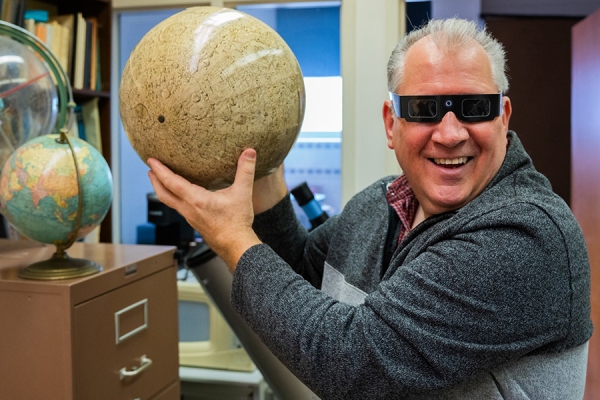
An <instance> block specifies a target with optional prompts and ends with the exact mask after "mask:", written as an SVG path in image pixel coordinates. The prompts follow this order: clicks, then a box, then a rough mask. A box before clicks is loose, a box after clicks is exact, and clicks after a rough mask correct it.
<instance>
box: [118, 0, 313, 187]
mask: <svg viewBox="0 0 600 400" xmlns="http://www.w3.org/2000/svg"><path fill="white" fill-rule="evenodd" d="M119 95H120V113H121V119H122V121H123V127H124V129H125V132H126V134H127V137H128V139H129V141H130V143H131V145H132V146H133V148H134V149H135V151H136V152H137V154H138V155H139V156H140V158H141V159H142V161H144V162H147V160H148V159H149V158H156V159H158V160H160V161H161V162H163V163H164V164H165V165H166V166H168V167H169V168H170V169H171V170H173V172H175V173H177V174H179V175H181V176H183V177H184V178H186V179H188V180H189V181H191V182H193V183H195V184H198V185H200V186H203V187H205V188H208V189H211V190H216V189H220V188H224V187H227V186H229V185H230V184H231V183H232V182H233V179H234V177H235V171H236V167H237V161H238V158H239V155H240V154H241V153H242V151H243V150H244V149H246V148H254V149H255V150H256V152H257V165H256V175H255V178H256V179H258V178H260V177H262V176H265V175H267V174H269V173H271V172H272V171H273V170H275V169H276V168H277V167H278V166H279V165H280V164H281V163H282V162H283V160H284V158H285V157H286V155H287V154H288V153H289V151H290V149H291V147H292V146H293V144H294V142H295V141H296V139H297V137H298V134H299V133H300V128H301V125H302V119H303V118H304V108H305V104H304V103H305V92H304V81H303V79H302V72H301V70H300V66H299V65H298V61H297V60H296V57H295V56H294V54H293V53H292V51H291V50H290V48H289V47H288V45H287V44H286V43H285V41H284V40H283V39H282V38H281V37H280V36H279V34H277V32H275V31H274V30H273V29H271V28H270V27H269V26H268V25H266V24H265V23H263V22H262V21H260V20H258V19H256V18H254V17H252V16H250V15H247V14H245V13H242V12H240V11H237V10H233V9H228V8H218V7H191V8H188V9H186V10H184V11H182V12H180V13H178V14H175V15H173V16H171V17H170V18H167V19H166V20H164V21H162V22H161V23H159V24H158V25H156V26H155V27H154V28H152V29H151V30H150V31H149V32H148V33H147V34H146V35H145V36H144V37H143V38H142V40H141V41H140V42H139V43H138V45H137V46H136V47H135V48H134V50H133V51H132V53H131V55H130V57H129V59H128V61H127V63H126V65H125V69H124V70H123V76H122V79H121V87H120V92H119Z"/></svg>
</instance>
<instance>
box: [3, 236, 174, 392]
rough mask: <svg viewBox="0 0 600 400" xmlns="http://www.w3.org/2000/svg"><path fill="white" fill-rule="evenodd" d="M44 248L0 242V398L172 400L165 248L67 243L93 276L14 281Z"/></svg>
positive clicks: (49, 249) (169, 267) (169, 257)
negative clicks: (93, 268) (91, 266)
mask: <svg viewBox="0 0 600 400" xmlns="http://www.w3.org/2000/svg"><path fill="white" fill-rule="evenodd" d="M54 249H55V248H54V246H49V245H42V244H39V243H35V242H31V241H9V240H0V355H1V356H0V399H45V400H54V399H56V400H68V399H77V400H96V399H98V400H107V399H110V400H120V399H128V400H129V399H131V400H134V399H140V400H146V399H147V400H179V398H180V388H179V361H178V340H179V338H178V321H177V307H178V306H177V304H178V303H177V302H178V300H177V281H176V266H175V263H174V258H173V255H174V251H175V248H174V247H167V246H144V245H113V244H104V243H99V244H98V243H94V244H92V243H75V244H74V245H73V246H72V247H71V248H70V249H69V250H68V253H69V255H70V256H71V257H76V258H85V259H89V260H92V261H95V262H96V263H98V264H100V265H101V266H102V267H103V270H102V271H101V272H99V273H97V274H94V275H90V276H86V277H83V278H75V279H67V280H58V281H35V280H26V279H21V278H19V277H17V273H18V270H19V269H20V268H23V267H25V266H27V265H29V264H30V263H32V262H35V261H40V260H44V259H47V258H49V257H50V256H51V255H52V254H53V252H54Z"/></svg>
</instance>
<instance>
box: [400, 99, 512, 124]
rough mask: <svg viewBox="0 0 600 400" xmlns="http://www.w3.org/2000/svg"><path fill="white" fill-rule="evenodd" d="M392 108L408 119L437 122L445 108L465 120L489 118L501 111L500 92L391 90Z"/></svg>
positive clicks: (475, 120) (445, 110)
mask: <svg viewBox="0 0 600 400" xmlns="http://www.w3.org/2000/svg"><path fill="white" fill-rule="evenodd" d="M390 99H391V100H392V103H393V104H394V111H395V112H396V115H397V116H398V118H404V119H405V120H406V121H407V122H439V121H441V120H442V118H444V115H446V113H447V112H449V111H452V112H453V113H454V115H456V118H458V119H460V120H461V121H464V122H481V121H492V120H493V119H494V118H496V117H497V116H499V115H502V93H496V94H448V95H439V96H400V95H399V94H396V93H391V92H390Z"/></svg>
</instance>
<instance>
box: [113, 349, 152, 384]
mask: <svg viewBox="0 0 600 400" xmlns="http://www.w3.org/2000/svg"><path fill="white" fill-rule="evenodd" d="M151 365H152V360H151V359H149V358H148V357H146V355H145V354H144V355H143V356H142V357H141V358H140V366H139V367H132V368H131V371H127V368H121V371H120V372H121V373H120V377H121V380H123V379H125V378H128V377H132V376H136V375H139V374H141V373H142V371H143V370H145V369H147V368H148V367H149V366H151Z"/></svg>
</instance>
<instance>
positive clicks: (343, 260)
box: [231, 132, 592, 399]
mask: <svg viewBox="0 0 600 400" xmlns="http://www.w3.org/2000/svg"><path fill="white" fill-rule="evenodd" d="M509 137H510V139H511V142H510V145H509V148H508V152H507V156H506V158H505V160H504V163H503V165H502V167H501V168H500V170H499V171H498V173H497V174H496V176H495V177H494V178H493V180H492V181H491V182H490V183H489V185H488V186H487V187H486V189H485V190H484V191H483V192H482V193H481V194H480V195H479V196H478V197H477V198H475V199H474V200H473V201H471V202H470V203H469V204H467V205H466V206H464V207H462V208H461V209H459V210H455V211H451V212H447V213H444V214H440V215H436V216H433V217H431V218H428V219H427V220H425V221H424V222H422V223H421V224H419V225H418V226H417V227H416V228H415V229H413V230H412V231H411V232H410V233H409V234H408V236H407V237H406V238H405V239H404V240H403V241H402V243H401V244H400V245H399V246H398V248H397V249H396V250H395V252H394V254H393V255H392V257H391V260H390V262H389V266H387V268H385V266H384V265H382V264H383V260H384V242H385V238H386V234H387V230H388V212H389V209H388V204H387V202H386V199H385V191H384V190H382V186H383V185H384V184H386V183H388V182H391V181H393V179H394V177H388V178H385V179H384V180H382V181H381V182H377V183H375V184H373V185H372V186H370V187H368V188H367V189H365V190H363V191H362V192H360V193H359V194H357V195H356V196H354V197H353V198H352V199H351V200H350V201H349V202H348V204H347V205H346V206H345V208H344V210H343V212H342V213H341V214H340V215H338V216H335V217H332V218H330V219H329V220H328V221H327V222H326V223H325V224H323V225H321V226H320V227H319V228H317V229H315V230H314V231H312V232H311V233H310V234H309V233H308V232H307V231H306V230H305V229H304V228H303V227H302V226H301V224H300V223H299V222H298V220H297V219H296V217H295V215H294V212H293V208H292V205H291V202H290V199H289V197H288V198H286V199H284V200H283V201H282V202H280V203H279V204H277V205H276V206H275V207H274V208H273V209H271V210H269V211H267V212H265V213H262V214H260V215H257V216H256V218H255V226H254V228H255V230H256V232H257V234H258V235H259V237H260V238H261V240H263V241H264V243H265V244H260V245H256V246H253V247H252V248H250V249H249V250H248V251H246V253H245V254H244V255H243V256H242V258H241V260H240V261H239V263H238V266H237V270H236V272H235V274H234V277H233V287H232V298H231V302H232V306H233V307H234V309H236V310H237V311H238V312H239V313H240V315H241V316H242V317H243V318H244V319H245V320H246V322H247V323H248V324H249V326H250V327H251V328H252V329H253V330H254V331H255V332H256V333H257V334H258V336H259V337H260V338H261V339H262V340H263V342H264V343H265V344H266V345H267V346H268V347H269V348H270V349H271V350H272V351H273V353H274V354H275V355H276V356H278V357H279V358H280V360H281V361H282V362H283V363H284V364H286V365H287V366H288V367H289V369H290V370H291V371H292V372H293V373H294V374H295V375H296V376H298V377H299V378H300V379H301V380H302V381H303V382H305V384H306V385H307V386H308V387H309V388H311V389H312V390H313V391H314V392H315V393H316V394H317V395H319V396H320V397H321V398H323V399H354V398H356V399H400V398H409V397H413V396H414V397H415V398H417V397H418V398H452V399H454V398H456V399H458V398H544V399H548V398H578V397H579V398H580V397H581V393H582V390H583V388H582V385H583V382H585V358H586V356H587V347H585V346H586V343H587V341H588V339H589V338H590V336H591V333H592V323H591V319H590V303H589V295H590V293H589V289H590V282H589V263H588V258H587V250H586V246H585V242H584V239H583V235H582V233H581V230H580V227H579V225H578V224H577V222H576V221H575V219H574V217H573V215H572V213H571V211H570V210H569V208H568V207H567V205H566V204H565V203H564V202H563V201H562V200H561V199H560V198H559V197H558V196H557V195H556V194H554V193H553V192H552V190H551V187H550V184H549V182H548V181H547V180H546V178H544V177H543V176H542V175H541V174H540V173H538V172H537V171H536V170H535V168H534V167H533V165H532V162H531V159H530V158H529V156H528V155H527V154H526V152H525V150H524V149H523V147H522V145H521V143H520V141H519V139H518V138H517V136H516V134H514V132H509ZM383 270H385V274H383V276H381V271H383ZM324 271H326V272H325V274H324ZM327 271H328V272H327ZM340 277H341V278H340ZM325 282H328V283H327V285H326V286H327V288H325V287H324V288H323V290H317V289H320V288H321V285H322V283H323V284H324V286H325ZM331 282H337V283H334V284H330V283H331ZM332 288H333V289H332ZM582 364H583V365H582ZM557 365H558V366H559V367H558V368H556V366H557ZM565 368H567V369H565ZM519 370H520V371H521V372H523V371H529V373H530V374H531V375H532V376H534V378H535V379H530V380H529V381H527V382H525V383H523V382H521V383H518V382H516V381H515V379H513V378H512V377H513V376H514V375H515V373H516V372H515V371H519ZM573 374H575V377H574V376H573ZM519 375H520V376H521V375H524V374H523V373H520V374H519ZM517 381H518V380H517ZM557 384H558V386H561V387H562V389H561V390H563V391H564V393H558V392H556V390H558V389H553V388H555V386H557ZM511 393H513V394H514V393H517V395H510V394H511ZM519 393H521V394H522V396H521V395H519ZM565 395H568V396H567V397H565ZM423 396H424V397H423Z"/></svg>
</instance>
